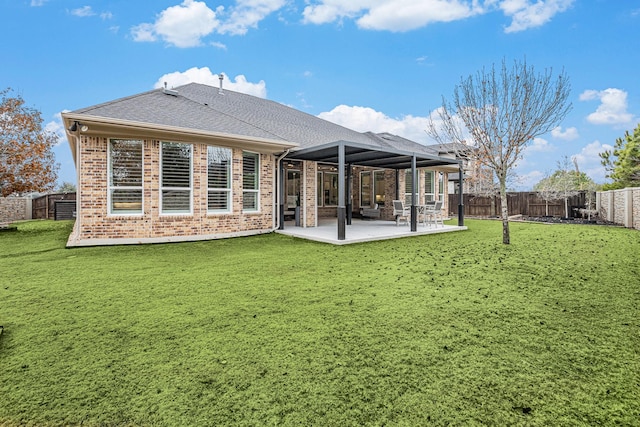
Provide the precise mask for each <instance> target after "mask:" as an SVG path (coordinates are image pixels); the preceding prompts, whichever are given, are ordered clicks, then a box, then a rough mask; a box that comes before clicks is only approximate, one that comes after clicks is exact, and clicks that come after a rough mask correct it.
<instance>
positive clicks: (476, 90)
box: [427, 60, 572, 244]
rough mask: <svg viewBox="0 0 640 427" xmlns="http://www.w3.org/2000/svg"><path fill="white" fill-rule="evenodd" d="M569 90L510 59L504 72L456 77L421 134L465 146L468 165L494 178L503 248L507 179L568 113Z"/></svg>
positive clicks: (548, 74)
mask: <svg viewBox="0 0 640 427" xmlns="http://www.w3.org/2000/svg"><path fill="white" fill-rule="evenodd" d="M570 89H571V87H570V83H569V79H568V77H567V76H566V74H565V73H564V71H562V72H560V74H558V75H557V77H555V78H554V75H553V72H552V70H551V69H549V70H545V71H544V72H543V73H536V72H535V71H534V69H533V67H532V66H529V65H527V63H526V61H522V62H520V61H514V63H513V66H512V67H511V68H509V67H507V63H506V61H505V60H503V61H502V67H501V68H500V69H498V70H496V67H495V66H492V67H491V69H490V70H485V69H484V68H483V69H482V70H481V71H479V72H478V73H476V75H475V76H474V75H471V76H469V77H467V78H466V79H465V78H462V79H461V80H460V83H459V84H458V85H456V87H455V88H454V91H453V101H452V102H447V101H446V100H445V99H443V102H442V107H441V108H439V109H438V110H437V115H438V118H439V120H438V121H437V122H435V121H434V120H433V117H430V121H431V123H430V124H429V126H428V128H427V133H428V134H429V135H430V136H431V137H432V138H434V139H435V140H436V141H438V142H440V143H444V142H445V141H446V142H460V143H464V144H467V145H468V146H470V147H471V148H472V149H471V150H469V151H468V152H469V153H470V154H469V155H470V156H472V157H473V161H476V162H478V164H479V165H481V166H484V167H487V168H488V169H489V170H491V171H492V172H493V174H494V175H495V178H496V180H497V182H498V185H499V187H500V200H501V203H502V209H501V216H502V242H503V243H505V244H509V243H510V236H509V212H508V209H507V181H508V179H509V178H510V177H511V176H512V175H513V169H514V167H515V166H516V165H517V162H518V161H519V160H520V159H521V158H522V154H523V151H524V149H525V148H526V147H527V146H528V145H529V143H530V142H531V141H532V140H533V139H534V138H535V137H537V136H539V135H542V134H545V133H547V132H549V131H550V130H551V129H553V128H554V127H556V126H557V125H558V124H560V122H561V121H562V120H563V119H564V118H565V117H566V115H567V113H568V112H569V111H570V110H571V107H572V105H571V104H570V103H568V98H569V93H570ZM461 124H464V128H466V131H467V133H468V135H469V138H465V132H463V128H462V126H461Z"/></svg>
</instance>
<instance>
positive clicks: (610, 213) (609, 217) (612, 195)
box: [607, 190, 616, 222]
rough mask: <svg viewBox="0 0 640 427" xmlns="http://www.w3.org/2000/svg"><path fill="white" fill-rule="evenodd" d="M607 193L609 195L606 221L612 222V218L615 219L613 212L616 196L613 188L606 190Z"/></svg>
mask: <svg viewBox="0 0 640 427" xmlns="http://www.w3.org/2000/svg"><path fill="white" fill-rule="evenodd" d="M607 194H608V195H609V200H608V202H609V206H607V221H609V222H613V220H614V219H615V215H614V212H613V209H614V206H615V198H616V195H615V190H609V191H607Z"/></svg>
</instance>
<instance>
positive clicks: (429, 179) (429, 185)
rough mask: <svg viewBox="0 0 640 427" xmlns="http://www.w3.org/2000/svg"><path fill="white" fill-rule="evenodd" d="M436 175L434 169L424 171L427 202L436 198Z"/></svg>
mask: <svg viewBox="0 0 640 427" xmlns="http://www.w3.org/2000/svg"><path fill="white" fill-rule="evenodd" d="M434 175H435V172H434V171H425V173H424V199H425V201H427V202H431V201H434V200H435V199H436V191H435V190H436V189H435V184H436V183H435V178H434Z"/></svg>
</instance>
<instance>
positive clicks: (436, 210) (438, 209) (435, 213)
mask: <svg viewBox="0 0 640 427" xmlns="http://www.w3.org/2000/svg"><path fill="white" fill-rule="evenodd" d="M429 215H430V217H431V218H433V225H434V226H436V227H437V226H438V221H440V225H442V226H443V227H444V222H443V215H442V201H437V202H436V203H435V205H434V206H433V210H432V211H430V213H429Z"/></svg>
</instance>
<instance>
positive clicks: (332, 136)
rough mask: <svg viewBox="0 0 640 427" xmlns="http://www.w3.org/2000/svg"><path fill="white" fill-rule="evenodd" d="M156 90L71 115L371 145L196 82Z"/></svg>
mask: <svg viewBox="0 0 640 427" xmlns="http://www.w3.org/2000/svg"><path fill="white" fill-rule="evenodd" d="M173 91H175V92H176V93H177V95H175V96H174V95H171V94H166V93H164V90H163V89H156V90H152V91H149V92H144V93H141V94H138V95H134V96H130V97H126V98H121V99H116V100H114V101H110V102H107V103H104V104H99V105H95V106H92V107H88V108H83V109H79V110H76V111H73V113H76V114H87V115H91V116H97V117H106V118H113V119H120V120H132V121H138V122H143V123H150V124H155V125H160V126H176V127H183V128H190V129H197V130H202V131H208V132H220V133H226V134H231V135H242V136H248V137H259V138H268V139H272V140H274V139H275V140H283V141H288V142H294V143H297V144H299V145H300V147H309V146H315V145H319V144H324V143H327V142H333V141H338V140H346V141H352V142H358V143H369V144H370V143H371V141H370V139H369V138H368V137H367V136H365V135H364V134H362V133H360V132H356V131H354V130H351V129H348V128H345V127H343V126H340V125H337V124H335V123H331V122H328V121H326V120H323V119H321V118H319V117H316V116H313V115H311V114H307V113H304V112H302V111H299V110H296V109H294V108H291V107H287V106H286V105H283V104H280V103H277V102H274V101H269V100H267V99H262V98H258V97H255V96H251V95H247V94H243V93H239V92H234V91H231V90H227V89H225V90H224V92H223V94H220V93H218V88H215V87H212V86H207V85H203V84H198V83H189V84H187V85H184V86H180V87H177V88H175V89H174V90H173Z"/></svg>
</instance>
